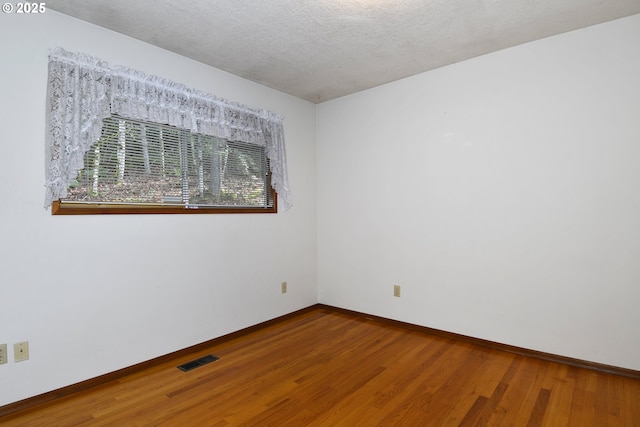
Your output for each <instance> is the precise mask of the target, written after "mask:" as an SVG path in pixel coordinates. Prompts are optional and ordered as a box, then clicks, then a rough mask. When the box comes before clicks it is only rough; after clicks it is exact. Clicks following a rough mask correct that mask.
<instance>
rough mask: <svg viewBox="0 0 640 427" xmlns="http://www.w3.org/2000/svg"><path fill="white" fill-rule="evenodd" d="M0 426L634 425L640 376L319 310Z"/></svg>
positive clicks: (639, 419) (639, 414)
mask: <svg viewBox="0 0 640 427" xmlns="http://www.w3.org/2000/svg"><path fill="white" fill-rule="evenodd" d="M206 354H214V355H216V356H218V357H220V360H218V361H216V362H213V363H210V364H207V365H204V366H201V367H199V368H196V369H194V370H192V371H189V372H182V371H181V370H179V369H178V368H177V366H178V365H180V364H183V363H186V362H189V361H191V360H193V359H196V358H198V357H201V356H204V355H206ZM0 425H2V426H16V427H17V426H28V427H35V426H46V427H50V426H61V427H64V426H92V427H93V426H282V427H285V426H350V427H355V426H531V427H534V426H553V427H556V426H600V427H605V426H637V425H640V380H637V379H634V378H627V377H623V376H618V375H613V374H610V373H602V372H596V371H593V370H590V369H583V368H577V367H574V366H568V365H564V364H559V363H556V362H551V361H547V360H540V359H537V358H531V357H526V356H523V355H519V354H513V353H510V352H504V351H500V350H496V349H492V348H487V347H484V346H481V345H475V344H472V343H469V342H464V341H458V340H455V339H451V338H447V337H443V336H438V335H433V334H428V333H424V332H422V331H417V330H411V329H407V328H404V327H401V326H397V325H393V324H389V323H387V322H380V321H378V320H376V319H365V318H362V317H359V316H353V315H350V314H348V313H344V312H340V311H336V310H331V309H328V308H324V307H317V308H315V309H313V310H307V311H304V312H300V313H299V314H297V315H296V316H292V317H289V318H286V319H283V320H282V321H281V322H278V323H274V324H270V325H267V326H265V327H264V328H262V329H258V330H253V331H251V332H249V333H247V334H245V335H242V336H237V337H235V338H232V339H227V340H225V341H223V342H219V343H216V344H214V345H212V346H211V347H210V348H206V349H205V348H199V349H198V351H197V352H194V353H192V354H181V355H180V356H179V357H177V358H175V359H174V360H171V361H167V362H164V363H162V364H160V365H157V366H151V367H149V368H147V369H145V370H144V371H140V372H136V373H133V374H130V375H128V376H126V377H123V378H119V379H117V380H113V381H110V382H109V383H106V384H104V385H101V386H99V387H94V388H91V389H87V390H84V391H81V392H78V393H76V394H74V395H72V396H68V397H65V398H63V399H59V400H57V401H54V402H51V403H48V404H46V405H42V406H40V407H37V408H34V409H31V410H28V411H24V412H20V413H17V414H14V415H10V416H7V417H4V418H0Z"/></svg>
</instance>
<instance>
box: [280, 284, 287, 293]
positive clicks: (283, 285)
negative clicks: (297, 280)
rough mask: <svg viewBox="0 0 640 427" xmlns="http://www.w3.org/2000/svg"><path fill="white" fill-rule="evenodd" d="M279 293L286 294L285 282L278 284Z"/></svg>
mask: <svg viewBox="0 0 640 427" xmlns="http://www.w3.org/2000/svg"><path fill="white" fill-rule="evenodd" d="M280 292H282V293H283V294H286V293H287V282H282V283H281V284H280Z"/></svg>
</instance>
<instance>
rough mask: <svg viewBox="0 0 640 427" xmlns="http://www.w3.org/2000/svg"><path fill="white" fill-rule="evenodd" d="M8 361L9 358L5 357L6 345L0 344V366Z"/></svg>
mask: <svg viewBox="0 0 640 427" xmlns="http://www.w3.org/2000/svg"><path fill="white" fill-rule="evenodd" d="M8 361H9V356H7V345H6V344H0V365H4V364H5V363H7V362H8Z"/></svg>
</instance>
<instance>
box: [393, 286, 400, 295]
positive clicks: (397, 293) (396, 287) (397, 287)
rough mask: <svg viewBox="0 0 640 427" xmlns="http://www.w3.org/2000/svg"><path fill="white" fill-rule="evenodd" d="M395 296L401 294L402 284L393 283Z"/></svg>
mask: <svg viewBox="0 0 640 427" xmlns="http://www.w3.org/2000/svg"><path fill="white" fill-rule="evenodd" d="M393 296H394V297H399V296H400V285H393Z"/></svg>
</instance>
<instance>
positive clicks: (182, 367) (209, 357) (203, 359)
mask: <svg viewBox="0 0 640 427" xmlns="http://www.w3.org/2000/svg"><path fill="white" fill-rule="evenodd" d="M218 359H219V358H218V357H217V356H213V355H211V354H209V355H207V356H204V357H201V358H200V359H196V360H193V361H191V362H187V363H185V364H184V365H180V366H178V369H180V370H181V371H184V372H187V371H190V370H192V369H196V368H198V367H200V366H202V365H206V364H207V363H211V362H215V361H216V360H218Z"/></svg>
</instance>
